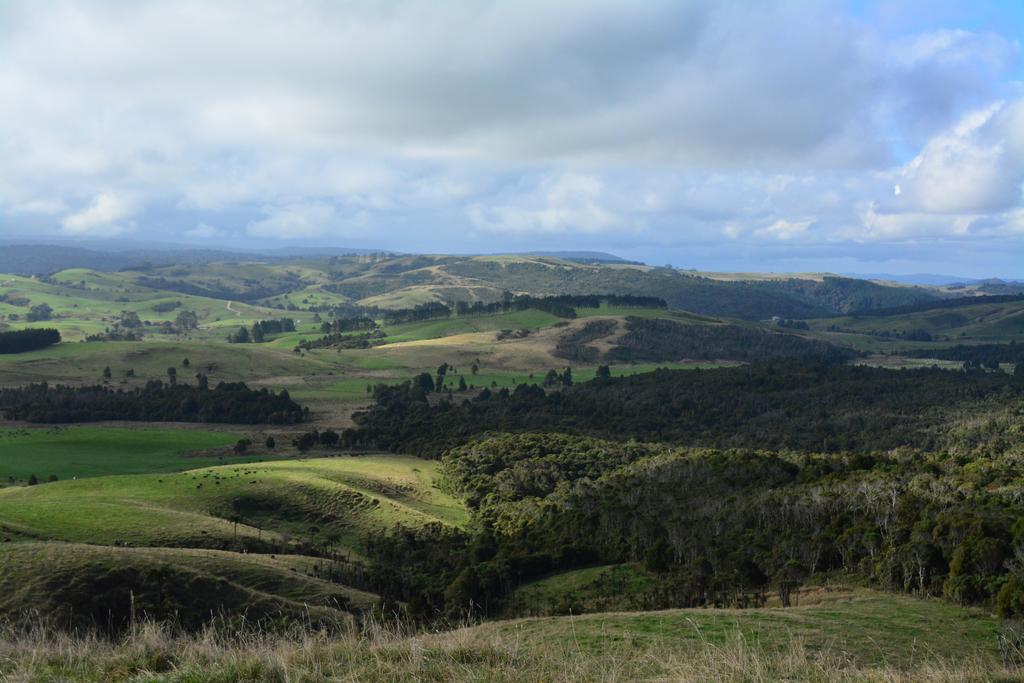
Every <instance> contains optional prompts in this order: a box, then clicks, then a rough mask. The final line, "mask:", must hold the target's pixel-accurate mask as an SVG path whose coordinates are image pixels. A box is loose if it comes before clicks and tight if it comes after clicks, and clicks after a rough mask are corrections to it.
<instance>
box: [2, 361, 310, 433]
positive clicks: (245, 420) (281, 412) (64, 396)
mask: <svg viewBox="0 0 1024 683" xmlns="http://www.w3.org/2000/svg"><path fill="white" fill-rule="evenodd" d="M169 370H170V369H169ZM175 379H176V378H174V377H172V378H171V380H172V381H170V382H169V383H166V384H165V383H164V382H162V381H160V380H150V381H149V382H147V383H146V385H145V386H144V387H140V388H136V389H132V390H124V389H116V390H115V389H112V388H110V387H105V386H99V385H97V386H84V387H72V386H66V385H60V384H58V385H50V384H47V383H45V382H44V383H41V384H30V385H28V386H24V387H18V388H10V389H0V412H2V413H3V415H4V417H6V418H7V419H8V420H24V421H26V422H40V423H50V424H53V423H62V422H99V421H103V420H128V421H138V422H213V423H230V424H296V423H299V422H302V421H303V420H305V419H306V418H307V417H308V415H309V410H308V409H307V408H303V407H302V406H300V405H299V404H298V403H296V402H295V401H293V400H292V399H291V397H290V396H289V395H288V392H287V391H286V390H282V391H281V392H280V393H277V394H275V393H274V392H272V391H269V390H268V389H266V388H262V389H260V390H258V391H257V390H255V389H250V388H249V387H247V386H246V385H245V384H244V383H242V382H233V383H228V382H220V383H219V384H217V385H216V386H215V387H213V388H212V389H211V388H209V387H208V384H207V382H206V381H205V376H200V378H199V381H198V382H197V383H196V385H188V384H179V383H177V382H176V381H174V380H175Z"/></svg>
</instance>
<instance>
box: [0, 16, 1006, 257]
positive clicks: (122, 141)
mask: <svg viewBox="0 0 1024 683" xmlns="http://www.w3.org/2000/svg"><path fill="white" fill-rule="evenodd" d="M1018 57H1019V55H1018V51H1017V46H1016V44H1015V43H1014V42H1013V41H1012V40H1010V39H1007V38H1006V37H1003V36H1000V35H996V34H992V33H983V32H977V31H966V30H961V29H956V27H950V28H944V29H942V30H927V31H917V32H908V33H907V34H904V35H887V34H885V33H883V32H882V31H881V30H880V29H879V28H877V27H876V26H874V25H872V24H871V23H870V22H868V21H862V20H860V19H857V18H855V17H853V16H851V15H849V14H846V13H844V11H843V5H842V4H833V3H817V4H811V3H759V2H749V3H745V2H739V3H736V2H733V3H725V2H718V1H716V0H692V1H691V2H685V3H680V2H675V1H674V0H651V1H650V2H643V3H628V2H621V1H617V2H616V1H612V0H568V1H567V2H560V3H550V2H542V1H541V0H524V1H523V2H517V3H479V2H475V1H473V0H453V1H452V2H449V3H445V4H444V5H439V4H438V3H435V2H432V1H431V0H398V1H397V2H393V3H385V4H381V3H373V2H348V3H321V2H315V1H312V0H311V1H309V2H296V3H288V4H286V5H282V4H280V3H273V2H269V1H266V0H256V1H255V2H248V1H244V2H243V0H226V1H225V2H219V3H208V2H202V1H201V0H184V1H181V2H178V1H175V2H172V1H171V0H150V1H148V2H144V3H128V4H126V3H118V2H105V1H103V0H94V1H92V2H85V3H37V2H31V1H29V0H21V1H18V0H13V1H11V2H6V3H2V4H0V102H3V106H2V107H0V159H3V163H2V164H0V206H2V207H3V211H4V215H3V219H4V220H3V224H2V225H3V227H0V232H4V231H9V232H12V233H13V231H14V229H15V228H14V226H18V225H19V224H20V223H21V222H24V224H25V225H30V226H37V225H41V224H42V222H43V221H46V220H51V219H48V216H62V217H63V220H62V221H60V222H59V225H60V227H59V228H53V227H52V220H51V223H50V227H49V229H50V230H54V229H57V230H60V231H62V232H64V233H66V234H75V235H96V234H114V233H116V232H119V231H125V230H130V229H131V228H132V225H133V222H134V223H136V224H138V225H140V226H142V225H145V226H147V228H148V226H150V225H151V224H153V225H166V226H173V225H182V224H184V225H196V227H195V228H192V229H191V230H188V231H187V232H186V233H184V234H185V235H186V236H188V237H192V238H195V239H207V240H211V241H216V240H222V239H226V238H227V237H228V236H231V235H240V234H245V235H248V236H249V237H250V238H253V239H260V240H274V239H291V240H303V239H305V240H329V239H334V238H344V239H348V238H365V239H366V240H368V241H373V242H376V243H377V244H384V243H386V245H387V246H390V247H392V248H398V249H401V248H403V240H405V241H415V240H420V239H421V238H422V239H424V240H425V239H427V238H426V237H423V236H425V235H430V236H431V237H436V240H437V241H436V242H434V243H433V244H432V246H431V248H432V249H433V250H449V249H463V250H469V249H480V250H499V249H502V248H505V245H507V244H509V243H510V242H502V238H503V237H504V236H510V237H509V239H510V240H520V241H519V242H516V244H520V243H525V240H527V239H530V240H535V241H536V243H535V244H534V245H532V246H536V247H537V248H543V244H544V241H545V240H549V241H554V240H558V239H561V238H562V237H563V236H565V237H566V239H568V238H569V237H571V236H579V239H580V240H583V241H586V240H596V239H598V238H600V239H606V238H610V237H613V236H622V238H623V239H624V240H627V241H628V240H630V239H633V238H636V237H637V236H643V237H644V238H645V239H650V240H652V241H654V242H656V243H659V244H684V243H687V241H692V242H705V243H715V242H716V241H718V242H720V241H721V240H723V239H737V238H740V237H742V238H745V239H744V242H743V244H744V247H746V246H748V245H752V244H757V243H761V244H766V245H775V247H774V248H778V249H783V248H785V249H792V248H793V247H794V246H795V245H797V244H804V243H814V242H821V243H824V242H830V243H832V242H837V241H839V242H841V241H843V240H846V241H847V243H850V242H851V241H854V240H859V241H865V242H867V241H872V240H876V241H878V240H888V239H904V238H905V239H911V237H908V236H922V235H931V236H934V235H943V236H949V237H952V238H956V239H964V240H967V239H973V238H975V237H980V236H991V235H1019V234H1020V232H1019V231H1017V229H1016V228H1015V227H1013V226H1016V225H1019V221H1017V220H1015V219H1013V217H1012V216H1013V215H1014V214H1013V212H1014V211H1017V210H1018V209H1019V207H1020V204H1021V201H1020V183H1021V180H1022V178H1024V173H1022V171H1021V160H1022V159H1024V107H1022V105H1021V104H1020V100H1019V97H1020V90H1019V86H1015V85H1013V84H1012V83H1011V82H1010V80H1011V79H1012V78H1014V73H1015V71H1014V70H1015V69H1016V68H1017V59H1018ZM997 102H1005V103H1004V104H996V105H993V103H997ZM972 112H977V113H976V114H972ZM906 150H912V151H911V152H910V153H909V155H908V153H907V152H906ZM907 156H913V157H914V158H913V160H912V161H911V162H909V163H906V164H903V163H897V162H896V161H894V158H899V159H901V160H902V159H906V158H907ZM896 188H898V191H897V189H896ZM82 198H91V199H89V201H88V204H87V205H86V206H85V207H82V206H81V204H82V201H83V200H82ZM66 207H72V209H68V208H66ZM254 215H255V216H257V217H256V218H255V219H253V218H252V217H253V216H254ZM211 226H216V227H211ZM167 230H168V232H167V233H166V234H164V235H156V234H152V235H151V234H150V233H149V232H147V236H152V237H154V238H157V237H161V238H174V237H177V235H176V234H174V233H172V232H169V231H170V230H171V229H170V228H168V229H167ZM901 236H902V237H901ZM378 240H379V241H378ZM474 240H475V241H474ZM781 243H784V244H781ZM372 246H376V244H373V245H372Z"/></svg>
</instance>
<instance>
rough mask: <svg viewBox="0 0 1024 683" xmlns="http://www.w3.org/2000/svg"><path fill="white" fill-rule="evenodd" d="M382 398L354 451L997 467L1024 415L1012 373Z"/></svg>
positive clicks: (703, 374) (811, 373)
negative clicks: (817, 456) (495, 448)
mask: <svg viewBox="0 0 1024 683" xmlns="http://www.w3.org/2000/svg"><path fill="white" fill-rule="evenodd" d="M374 396H375V404H374V405H373V406H372V407H371V408H369V409H368V410H365V411H362V412H359V413H356V414H355V416H354V421H355V423H356V426H355V427H354V428H351V429H347V430H345V432H344V434H343V439H344V440H345V442H346V443H348V444H352V445H359V446H364V447H376V448H383V449H387V450H393V451H396V452H414V453H419V454H421V455H423V456H424V457H438V456H440V455H441V454H442V453H443V452H444V451H445V450H447V449H448V448H451V447H453V446H457V445H460V444H461V443H463V442H465V441H466V440H467V439H469V438H471V437H473V436H476V435H479V434H482V433H485V432H526V431H547V432H563V433H572V434H581V435H594V436H603V437H607V438H612V439H630V438H635V439H639V440H644V441H660V442H667V443H672V444H680V445H688V446H704V447H715V448H762V449H771V450H805V451H809V452H824V453H841V452H858V453H868V452H884V451H888V450H890V449H893V448H901V447H910V448H917V449H922V450H929V451H939V450H956V451H957V452H966V453H973V454H976V455H980V456H987V455H989V454H992V453H998V452H1001V450H1002V449H1005V448H1006V446H1007V443H1008V441H1009V440H1012V439H1013V438H1017V436H1019V429H1020V427H1019V424H1018V423H1019V416H1015V414H1013V413H1012V412H1010V411H1012V408H1011V406H1012V405H1014V402H1015V401H1019V400H1020V399H1021V398H1024V381H1022V380H1021V379H1020V378H1015V377H1012V376H1010V375H1007V374H1005V373H984V372H981V373H959V372H950V371H948V370H939V369H933V368H921V369H915V370H887V369H883V368H875V367H864V366H851V365H838V364H830V363H825V362H809V361H787V362H781V361H780V362H771V363H758V364H751V365H746V366H740V367H723V368H718V369H713V370H658V371H655V372H652V373H647V374H642V375H635V376H631V377H610V378H599V379H597V380H595V381H592V382H587V383H583V384H578V385H575V386H571V387H566V388H556V389H548V390H545V388H543V387H540V386H537V385H526V384H521V385H519V386H518V387H516V388H515V389H514V390H513V391H509V390H508V389H501V390H499V391H494V392H490V391H488V392H486V393H481V394H480V395H478V396H477V397H476V398H475V399H473V400H468V399H464V400H462V401H457V400H450V399H448V398H446V397H442V398H441V399H440V400H438V401H436V402H434V403H431V402H428V401H427V399H426V397H425V394H424V393H423V391H422V390H421V389H420V388H419V387H418V386H417V385H416V384H414V383H411V382H409V383H405V384H399V385H393V386H378V387H376V389H375V391H374ZM1015 421H1016V422H1015ZM1015 425H1017V426H1015ZM1015 430H1016V431H1015ZM1014 435H1016V436H1014Z"/></svg>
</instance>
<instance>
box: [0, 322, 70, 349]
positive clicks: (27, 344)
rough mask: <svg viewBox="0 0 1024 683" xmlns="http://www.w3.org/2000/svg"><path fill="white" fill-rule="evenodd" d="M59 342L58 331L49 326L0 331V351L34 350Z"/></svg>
mask: <svg viewBox="0 0 1024 683" xmlns="http://www.w3.org/2000/svg"><path fill="white" fill-rule="evenodd" d="M59 343H60V332H59V331H57V330H54V329H49V328H32V329H27V330H13V331H10V332H0V353H23V352H25V351H35V350H36V349H44V348H46V347H47V346H53V345H54V344H59Z"/></svg>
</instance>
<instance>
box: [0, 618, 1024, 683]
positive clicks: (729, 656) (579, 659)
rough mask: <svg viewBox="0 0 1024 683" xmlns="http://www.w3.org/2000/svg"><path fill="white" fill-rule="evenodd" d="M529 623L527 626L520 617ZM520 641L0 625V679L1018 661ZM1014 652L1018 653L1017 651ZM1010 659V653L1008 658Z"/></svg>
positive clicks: (598, 675) (693, 676) (493, 635)
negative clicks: (73, 631)
mask: <svg viewBox="0 0 1024 683" xmlns="http://www.w3.org/2000/svg"><path fill="white" fill-rule="evenodd" d="M523 626H524V627H528V624H524V625H523ZM565 628H566V629H567V632H568V633H567V635H568V636H569V637H567V638H565V639H546V640H544V641H542V642H540V643H538V642H537V641H536V640H535V639H531V638H521V637H520V634H519V631H518V630H517V629H512V630H511V631H508V630H493V629H482V628H480V627H468V628H462V629H458V630H455V631H451V632H445V633H434V634H428V635H410V634H408V633H405V632H403V631H402V630H401V629H398V628H388V627H383V626H380V625H376V624H375V625H370V626H367V627H364V628H363V629H361V630H360V631H358V632H352V633H349V634H345V635H341V636H338V635H333V636H328V635H326V634H318V633H308V632H301V631H294V632H292V633H288V634H281V633H270V632H265V631H261V630H259V629H246V630H244V631H243V632H238V631H234V632H229V631H228V630H227V629H225V628H223V627H220V628H207V629H205V630H204V631H202V632H200V633H198V634H194V635H181V634H176V633H173V632H172V631H171V630H170V629H168V628H167V627H165V626H162V625H160V624H153V623H150V624H143V625H141V626H139V627H137V628H136V629H135V630H134V633H132V634H130V635H128V636H126V637H124V638H122V639H120V640H114V641H111V640H108V639H104V638H100V637H97V636H81V635H79V636H72V635H67V634H61V633H57V632H52V631H49V630H47V629H45V628H38V627H36V628H31V629H25V628H22V629H19V630H17V631H15V630H13V629H9V630H7V631H5V632H4V633H3V634H0V680H2V681H12V682H13V681H33V682H34V681H97V682H99V681H103V682H107V681H129V680H130V681H169V682H170V681H174V682H181V683H185V682H188V683H214V682H224V683H227V682H234V681H261V682H262V681H267V682H280V683H297V682H300V681H510V682H511V681H515V682H517V683H518V682H522V681H565V682H570V681H572V682H580V681H602V682H608V683H611V682H615V681H638V680H648V681H744V682H751V683H760V682H764V683H767V682H769V681H772V682H774V681H821V682H823V683H824V682H826V681H827V682H833V681H839V682H843V681H871V682H874V681H878V682H883V681H884V682H886V683H900V682H903V681H908V682H909V681H928V682H935V683H938V682H947V681H949V682H954V681H955V682H962V683H968V682H973V681H978V682H979V683H980V682H982V681H1024V667H1021V666H1020V665H1019V664H1012V665H1006V664H999V663H997V662H994V661H993V660H992V659H991V658H985V657H981V656H979V657H978V658H960V659H957V660H950V659H945V658H942V657H941V656H936V657H934V658H928V657H925V658H915V659H913V660H908V662H909V663H903V664H897V663H884V662H883V663H870V664H865V663H863V662H861V661H860V660H859V659H858V658H856V657H854V656H851V655H850V654H846V653H842V652H840V651H838V650H832V649H829V648H820V647H813V646H812V645H810V644H808V643H806V642H805V641H804V640H803V639H801V638H794V639H792V640H789V641H788V642H787V643H786V645H785V646H784V647H782V648H771V649H767V648H762V647H759V646H758V645H757V644H755V643H753V642H752V641H751V640H750V639H749V638H748V637H746V636H745V635H744V634H743V633H742V632H740V631H736V632H734V633H733V634H731V635H730V636H729V637H728V638H726V639H725V640H724V641H719V642H714V641H712V640H704V639H701V640H699V641H698V643H697V644H696V645H695V646H692V647H689V648H685V649H680V648H679V647H677V644H676V643H672V642H668V641H666V642H664V643H661V644H658V643H654V644H653V646H648V647H643V648H639V647H635V646H634V645H631V644H630V643H629V642H621V641H620V642H611V641H610V642H609V643H608V647H606V648H604V649H602V650H601V651H600V652H597V653H594V652H593V651H591V652H590V653H585V652H584V650H583V648H580V647H579V645H578V643H577V642H576V641H575V640H574V638H573V637H572V634H573V631H574V628H575V626H574V623H573V620H572V618H566V619H565ZM1016 654H1017V655H1019V654H1020V653H1016ZM1013 660H1015V661H1016V662H1020V658H1019V656H1015V657H1013Z"/></svg>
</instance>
